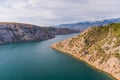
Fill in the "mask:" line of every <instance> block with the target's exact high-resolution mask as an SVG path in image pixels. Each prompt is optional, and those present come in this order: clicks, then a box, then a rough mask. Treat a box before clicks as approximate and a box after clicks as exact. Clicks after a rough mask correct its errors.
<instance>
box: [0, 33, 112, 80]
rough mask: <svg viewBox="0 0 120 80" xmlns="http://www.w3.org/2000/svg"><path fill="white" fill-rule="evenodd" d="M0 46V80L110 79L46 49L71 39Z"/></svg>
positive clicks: (57, 38)
mask: <svg viewBox="0 0 120 80" xmlns="http://www.w3.org/2000/svg"><path fill="white" fill-rule="evenodd" d="M74 35H75V34H70V35H59V36H57V37H56V38H54V39H50V40H46V41H41V42H29V43H15V44H7V45H0V80H113V79H111V78H110V77H109V76H108V75H106V74H104V73H101V72H99V71H97V70H94V69H92V68H90V67H89V66H87V65H86V64H85V63H83V62H80V61H77V60H75V59H74V58H72V57H71V56H68V55H66V54H63V53H61V52H58V51H55V50H53V49H51V48H49V46H50V45H51V44H52V43H54V42H57V41H60V40H63V39H66V38H68V37H71V36H74Z"/></svg>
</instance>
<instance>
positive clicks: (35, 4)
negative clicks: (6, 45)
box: [0, 0, 120, 26]
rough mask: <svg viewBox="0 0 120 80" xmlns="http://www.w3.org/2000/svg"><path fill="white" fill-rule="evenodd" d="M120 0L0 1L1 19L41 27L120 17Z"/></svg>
mask: <svg viewBox="0 0 120 80" xmlns="http://www.w3.org/2000/svg"><path fill="white" fill-rule="evenodd" d="M119 8H120V0H0V22H22V23H30V24H35V25H41V26H51V25H58V24H65V23H74V22H84V21H96V20H102V19H110V18H118V17H120V10H119Z"/></svg>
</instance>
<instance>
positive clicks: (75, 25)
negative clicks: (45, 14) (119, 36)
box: [53, 18, 120, 30]
mask: <svg viewBox="0 0 120 80" xmlns="http://www.w3.org/2000/svg"><path fill="white" fill-rule="evenodd" d="M118 22H120V18H113V19H105V20H101V21H95V22H91V21H86V22H78V23H71V24H60V25H57V26H53V27H57V28H70V29H75V30H85V29H86V28H88V27H91V26H101V25H107V24H111V23H118Z"/></svg>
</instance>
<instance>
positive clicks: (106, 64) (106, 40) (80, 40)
mask: <svg viewBox="0 0 120 80" xmlns="http://www.w3.org/2000/svg"><path fill="white" fill-rule="evenodd" d="M51 47H52V48H53V49H56V50H59V51H62V52H64V53H67V54H70V55H72V56H74V57H75V58H78V59H79V60H83V61H85V62H87V63H88V64H90V65H92V66H94V67H96V68H97V69H100V70H102V71H105V72H107V73H109V74H111V75H112V76H114V77H115V78H116V79H118V80H120V23H116V24H110V25H106V26H100V27H91V28H88V29H87V30H85V31H83V32H82V33H81V34H80V35H77V36H75V37H72V38H69V39H66V40H64V41H61V42H58V43H55V44H53V45H51Z"/></svg>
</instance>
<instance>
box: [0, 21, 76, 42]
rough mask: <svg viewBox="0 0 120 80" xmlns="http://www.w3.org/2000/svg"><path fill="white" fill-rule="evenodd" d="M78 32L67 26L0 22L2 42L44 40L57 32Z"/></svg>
mask: <svg viewBox="0 0 120 80" xmlns="http://www.w3.org/2000/svg"><path fill="white" fill-rule="evenodd" d="M74 32H78V31H75V30H71V29H67V28H50V27H40V26H36V25H30V24H22V23H6V22H1V23H0V44H5V43H13V42H28V41H42V40H47V39H50V38H54V37H55V35H57V34H70V33H74Z"/></svg>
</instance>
